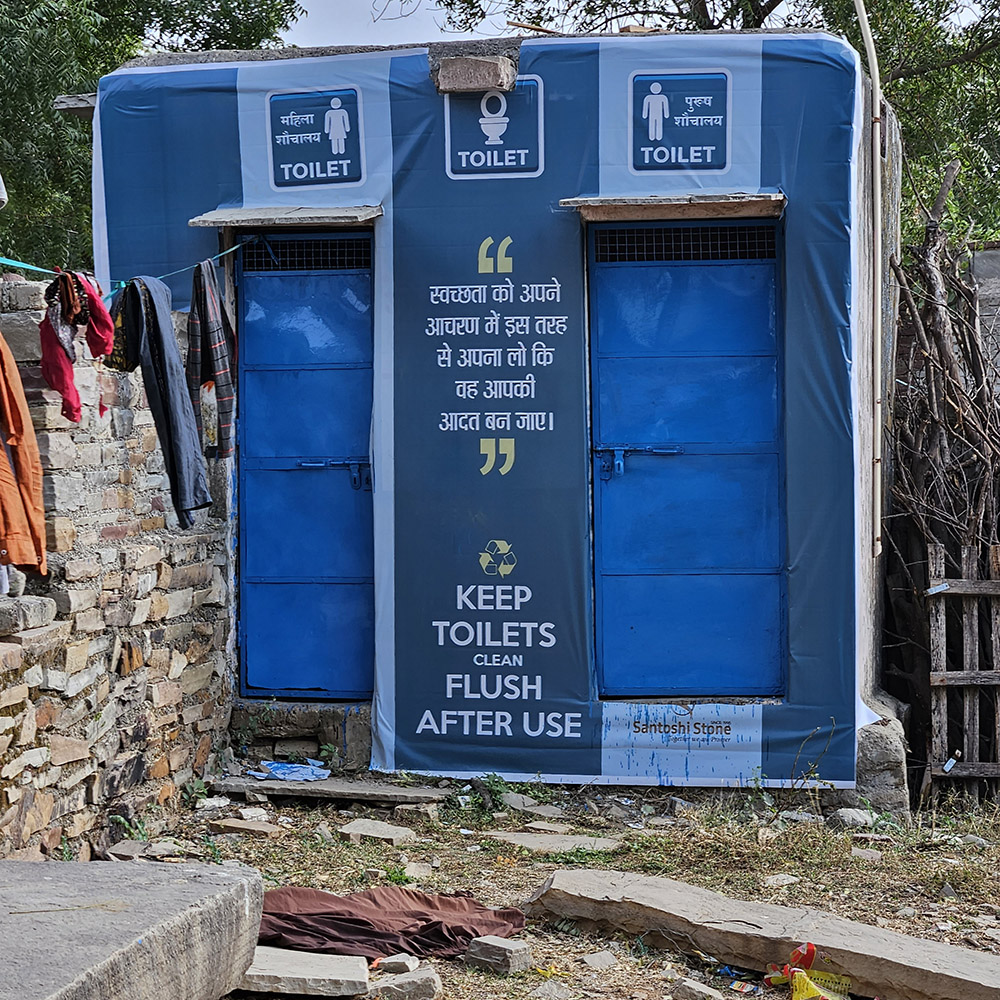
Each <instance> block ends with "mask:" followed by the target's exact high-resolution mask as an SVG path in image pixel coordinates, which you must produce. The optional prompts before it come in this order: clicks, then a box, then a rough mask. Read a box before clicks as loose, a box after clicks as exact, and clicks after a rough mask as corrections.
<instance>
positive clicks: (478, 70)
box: [432, 55, 517, 94]
mask: <svg viewBox="0 0 1000 1000" xmlns="http://www.w3.org/2000/svg"><path fill="white" fill-rule="evenodd" d="M432 76H433V74H432ZM516 80H517V67H516V66H515V65H514V60H513V59H508V58H507V57H506V56H501V55H496V56H485V55H484V56H471V55H470V56H446V57H445V58H443V59H442V60H441V62H440V63H439V64H438V68H437V74H436V76H434V84H435V86H436V87H437V91H438V93H439V94H470V93H471V94H475V93H482V92H483V91H485V90H507V91H510V90H513V89H514V83H515V81H516Z"/></svg>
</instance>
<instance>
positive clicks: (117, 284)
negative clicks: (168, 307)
mask: <svg viewBox="0 0 1000 1000" xmlns="http://www.w3.org/2000/svg"><path fill="white" fill-rule="evenodd" d="M241 245H242V244H240V243H237V244H236V245H235V246H231V247H230V248H229V249H228V250H223V251H222V253H217V254H216V255H215V256H214V257H208V258H207V259H208V260H210V261H217V260H219V259H220V258H222V257H225V256H226V254H229V253H232V252H233V251H234V250H238V249H239V248H240V246H241ZM200 263H201V261H198V264H200ZM0 264H6V265H7V266H8V267H20V268H22V269H23V270H26V271H39V272H40V273H42V274H59V272H58V271H52V270H50V269H49V268H47V267H36V266H35V265H34V264H26V263H25V262H24V261H23V260H14V259H13V258H12V257H0ZM198 264H189V265H188V266H187V267H179V268H178V269H177V270H176V271H168V272H167V273H166V274H160V275H157V280H158V281H162V280H163V279H164V278H172V277H173V276H174V275H175V274H183V273H184V272H185V271H193V270H194V269H195V268H196V267H197V266H198ZM127 284H128V282H127V281H112V282H111V285H112V290H111V291H110V292H108V294H107V295H105V296H103V298H105V299H108V298H111V296H112V295H113V294H114V292H115V290H117V289H119V288H124V287H125V286H126V285H127Z"/></svg>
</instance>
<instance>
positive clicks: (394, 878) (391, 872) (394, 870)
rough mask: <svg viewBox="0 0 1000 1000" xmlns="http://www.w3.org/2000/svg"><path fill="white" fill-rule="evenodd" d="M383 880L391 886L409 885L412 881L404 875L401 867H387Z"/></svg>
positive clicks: (404, 871) (403, 869)
mask: <svg viewBox="0 0 1000 1000" xmlns="http://www.w3.org/2000/svg"><path fill="white" fill-rule="evenodd" d="M385 880H386V881H387V882H391V883H392V884H393V885H409V884H410V883H411V882H412V881H413V879H412V878H410V876H409V875H407V874H406V869H405V868H403V867H402V865H389V866H387V867H386V869H385Z"/></svg>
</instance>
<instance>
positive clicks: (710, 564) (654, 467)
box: [597, 455, 781, 574]
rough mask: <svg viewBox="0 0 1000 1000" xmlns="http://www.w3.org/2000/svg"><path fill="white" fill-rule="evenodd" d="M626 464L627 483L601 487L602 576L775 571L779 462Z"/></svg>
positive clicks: (643, 458) (746, 458)
mask: <svg viewBox="0 0 1000 1000" xmlns="http://www.w3.org/2000/svg"><path fill="white" fill-rule="evenodd" d="M624 462H625V467H624V475H621V476H613V477H612V479H611V480H610V481H607V482H604V483H602V495H601V505H600V517H601V521H600V525H599V529H600V538H601V552H602V555H603V559H602V563H601V565H602V570H603V572H604V573H609V574H617V573H632V574H648V573H651V574H657V573H701V572H720V571H723V572H724V571H726V570H761V569H767V570H771V571H774V572H777V571H778V568H779V561H780V558H781V539H780V534H779V532H780V527H781V520H780V505H779V501H778V460H777V456H775V455H691V456H683V460H682V461H680V460H675V459H674V458H671V457H660V456H651V455H627V456H626V457H625V459H624ZM597 473H598V476H599V475H600V470H599V469H598V470H597Z"/></svg>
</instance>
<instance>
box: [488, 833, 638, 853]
mask: <svg viewBox="0 0 1000 1000" xmlns="http://www.w3.org/2000/svg"><path fill="white" fill-rule="evenodd" d="M483 836H484V837H489V838H491V839H492V840H502V841H503V842H504V843H505V844H513V845H514V846H515V847H524V848H526V849H527V850H529V851H531V853H532V854H561V853H562V852H564V851H617V850H618V848H619V847H621V846H622V842H621V841H620V840H617V839H615V838H613V837H588V836H584V835H582V834H579V835H578V834H561V833H508V832H507V831H506V830H487V831H486V832H485V833H483Z"/></svg>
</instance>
